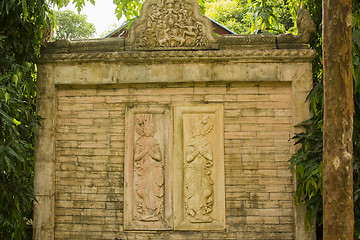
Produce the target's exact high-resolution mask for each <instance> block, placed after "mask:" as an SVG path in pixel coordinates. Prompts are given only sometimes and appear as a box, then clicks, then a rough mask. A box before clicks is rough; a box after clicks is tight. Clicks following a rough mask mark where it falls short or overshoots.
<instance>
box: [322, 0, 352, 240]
mask: <svg viewBox="0 0 360 240" xmlns="http://www.w3.org/2000/svg"><path fill="white" fill-rule="evenodd" d="M351 24H352V1H351V0H323V57H324V58H323V59H324V151H323V160H324V165H323V177H324V180H323V184H324V185H323V187H324V188H323V190H324V192H323V194H324V199H323V203H324V215H323V220H324V235H323V236H324V240H325V239H326V240H329V239H330V240H331V239H336V240H338V239H353V234H354V202H353V159H352V158H353V143H352V132H353V113H354V100H353V78H352V61H351V60H352V59H351Z"/></svg>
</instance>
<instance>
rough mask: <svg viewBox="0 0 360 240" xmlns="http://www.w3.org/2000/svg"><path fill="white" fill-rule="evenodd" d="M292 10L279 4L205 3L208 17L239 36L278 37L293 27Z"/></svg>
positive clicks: (263, 0) (248, 0)
mask: <svg viewBox="0 0 360 240" xmlns="http://www.w3.org/2000/svg"><path fill="white" fill-rule="evenodd" d="M290 7H291V6H290V5H289V4H288V3H286V2H283V1H277V0H217V1H207V2H206V3H205V9H206V10H205V14H206V15H207V16H208V17H211V18H212V19H214V20H215V21H217V22H219V23H221V24H223V25H224V26H226V27H228V28H230V29H231V30H233V31H234V32H236V33H239V34H250V33H275V34H278V33H283V32H285V31H288V30H289V29H291V28H292V27H293V26H294V20H295V19H296V14H295V16H292V15H291V12H290Z"/></svg>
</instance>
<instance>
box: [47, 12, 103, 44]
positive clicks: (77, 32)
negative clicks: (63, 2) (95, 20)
mask: <svg viewBox="0 0 360 240" xmlns="http://www.w3.org/2000/svg"><path fill="white" fill-rule="evenodd" d="M54 13H55V14H54V15H55V22H54V25H55V32H54V34H53V35H52V36H51V39H52V40H56V39H69V40H71V39H84V38H90V37H92V36H93V35H94V34H95V32H96V29H95V25H94V24H92V23H89V22H87V16H86V15H85V14H76V13H74V12H73V11H70V10H65V11H54Z"/></svg>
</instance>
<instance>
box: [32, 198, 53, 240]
mask: <svg viewBox="0 0 360 240" xmlns="http://www.w3.org/2000/svg"><path fill="white" fill-rule="evenodd" d="M36 199H37V201H38V202H37V203H34V239H36V240H43V239H44V240H51V239H54V209H53V204H54V203H53V201H54V198H53V196H52V195H44V196H40V195H37V196H36Z"/></svg>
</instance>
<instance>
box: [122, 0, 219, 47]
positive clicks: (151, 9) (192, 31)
mask: <svg viewBox="0 0 360 240" xmlns="http://www.w3.org/2000/svg"><path fill="white" fill-rule="evenodd" d="M126 48H127V49H131V50H167V49H181V50H183V49H216V48H218V44H217V40H216V39H215V37H214V34H213V31H212V25H211V22H210V20H209V19H208V18H207V17H205V16H204V15H202V14H201V13H200V7H199V5H198V3H197V2H196V0H147V1H146V2H145V3H144V4H143V6H142V9H141V15H140V18H139V19H137V20H135V21H134V22H133V23H132V24H131V26H130V35H129V38H128V39H127V40H126Z"/></svg>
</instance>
